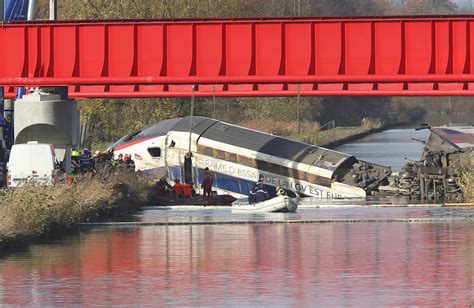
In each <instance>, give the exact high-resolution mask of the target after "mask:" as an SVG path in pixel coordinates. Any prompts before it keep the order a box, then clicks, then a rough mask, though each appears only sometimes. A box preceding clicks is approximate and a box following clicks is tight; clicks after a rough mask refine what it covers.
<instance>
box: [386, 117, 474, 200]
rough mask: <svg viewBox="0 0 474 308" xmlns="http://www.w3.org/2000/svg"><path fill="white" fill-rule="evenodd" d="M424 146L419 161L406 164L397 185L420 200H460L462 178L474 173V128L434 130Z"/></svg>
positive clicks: (456, 126) (468, 126) (447, 127)
mask: <svg viewBox="0 0 474 308" xmlns="http://www.w3.org/2000/svg"><path fill="white" fill-rule="evenodd" d="M427 128H428V127H427ZM423 143H424V144H425V147H424V148H423V153H422V155H421V158H420V160H418V161H416V162H410V163H408V164H406V165H405V166H404V167H403V170H402V172H400V174H399V175H398V176H397V177H396V178H395V185H396V186H397V187H398V188H400V189H401V190H402V192H404V193H405V194H407V195H409V196H410V197H413V198H417V199H428V200H441V199H445V198H457V197H461V188H460V186H459V184H458V183H459V176H460V174H461V173H462V172H464V171H470V170H472V166H473V163H474V156H473V153H474V127H473V126H472V125H448V126H441V127H433V128H430V136H429V138H428V140H427V141H426V142H423Z"/></svg>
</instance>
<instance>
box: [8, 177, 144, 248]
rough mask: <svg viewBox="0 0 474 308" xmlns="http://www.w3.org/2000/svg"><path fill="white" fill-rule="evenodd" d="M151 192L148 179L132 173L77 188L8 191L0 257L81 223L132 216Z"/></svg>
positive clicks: (97, 179) (89, 181)
mask: <svg viewBox="0 0 474 308" xmlns="http://www.w3.org/2000/svg"><path fill="white" fill-rule="evenodd" d="M150 191H151V189H150V184H149V183H148V182H147V181H146V180H144V179H141V178H139V177H138V176H137V175H136V174H135V173H130V172H124V173H123V174H115V175H108V176H95V177H87V178H84V179H82V180H81V181H80V182H79V183H77V184H74V185H65V184H61V185H56V186H51V187H39V186H27V187H21V188H17V189H15V190H10V191H7V192H5V194H4V195H3V196H1V197H0V254H1V253H2V251H3V252H4V251H6V250H7V249H8V248H13V247H17V246H21V245H24V244H27V243H29V242H30V241H32V240H35V239H40V238H46V237H49V236H53V235H54V234H57V233H60V232H64V231H66V230H70V229H72V228H74V227H76V226H78V224H79V223H80V222H85V221H98V220H105V219H113V218H118V217H123V216H126V215H129V214H130V213H132V212H133V211H135V210H136V209H137V208H138V207H140V206H143V205H145V204H147V202H148V201H149V192H150Z"/></svg>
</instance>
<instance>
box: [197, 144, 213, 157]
mask: <svg viewBox="0 0 474 308" xmlns="http://www.w3.org/2000/svg"><path fill="white" fill-rule="evenodd" d="M198 152H199V153H201V154H203V155H207V156H212V155H213V154H212V153H213V151H212V148H210V147H206V146H203V145H198Z"/></svg>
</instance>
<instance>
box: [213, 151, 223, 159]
mask: <svg viewBox="0 0 474 308" xmlns="http://www.w3.org/2000/svg"><path fill="white" fill-rule="evenodd" d="M214 157H215V158H219V159H225V152H224V151H221V150H218V149H214Z"/></svg>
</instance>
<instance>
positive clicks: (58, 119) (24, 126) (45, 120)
mask: <svg viewBox="0 0 474 308" xmlns="http://www.w3.org/2000/svg"><path fill="white" fill-rule="evenodd" d="M14 108H15V121H14V131H15V144H17V143H26V142H28V141H38V142H39V143H49V144H53V145H54V147H55V149H56V157H57V159H58V160H59V161H63V160H64V159H65V156H67V155H66V153H67V151H66V150H67V149H69V150H70V148H71V147H72V146H73V145H78V144H79V142H80V139H79V138H80V114H79V110H78V108H77V102H76V101H75V100H73V99H68V95H67V87H54V88H39V89H34V90H33V91H32V92H31V93H29V94H26V95H24V96H23V97H22V98H21V99H18V100H16V101H15V106H14ZM66 166H68V165H66Z"/></svg>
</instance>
